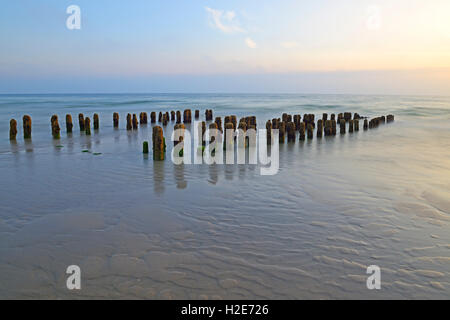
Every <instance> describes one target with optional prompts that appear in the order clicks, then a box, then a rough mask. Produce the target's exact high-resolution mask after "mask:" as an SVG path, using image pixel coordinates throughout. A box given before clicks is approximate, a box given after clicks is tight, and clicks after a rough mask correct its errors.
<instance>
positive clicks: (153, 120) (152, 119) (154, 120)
mask: <svg viewBox="0 0 450 320" xmlns="http://www.w3.org/2000/svg"><path fill="white" fill-rule="evenodd" d="M150 121H151V122H152V123H156V112H155V111H152V112H151V113H150Z"/></svg>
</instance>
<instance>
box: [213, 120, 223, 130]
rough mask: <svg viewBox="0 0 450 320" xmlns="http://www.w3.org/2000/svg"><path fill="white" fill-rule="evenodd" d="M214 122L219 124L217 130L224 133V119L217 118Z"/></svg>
mask: <svg viewBox="0 0 450 320" xmlns="http://www.w3.org/2000/svg"><path fill="white" fill-rule="evenodd" d="M214 122H215V123H216V124H217V129H219V130H220V132H223V128H222V118H221V117H216V119H215V120H214Z"/></svg>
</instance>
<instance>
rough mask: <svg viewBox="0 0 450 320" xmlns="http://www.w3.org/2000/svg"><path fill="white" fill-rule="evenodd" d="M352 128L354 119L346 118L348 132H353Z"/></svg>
mask: <svg viewBox="0 0 450 320" xmlns="http://www.w3.org/2000/svg"><path fill="white" fill-rule="evenodd" d="M353 128H354V120H352V119H350V120H348V132H353Z"/></svg>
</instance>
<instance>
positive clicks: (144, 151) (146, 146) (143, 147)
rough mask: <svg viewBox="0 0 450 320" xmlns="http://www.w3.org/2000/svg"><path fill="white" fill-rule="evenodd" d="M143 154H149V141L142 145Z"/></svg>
mask: <svg viewBox="0 0 450 320" xmlns="http://www.w3.org/2000/svg"><path fill="white" fill-rule="evenodd" d="M142 153H144V154H147V153H148V141H144V143H143V144H142Z"/></svg>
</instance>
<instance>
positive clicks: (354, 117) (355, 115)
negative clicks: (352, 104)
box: [353, 112, 361, 120]
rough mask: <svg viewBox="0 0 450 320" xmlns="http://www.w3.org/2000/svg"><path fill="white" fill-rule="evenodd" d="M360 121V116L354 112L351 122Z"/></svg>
mask: <svg viewBox="0 0 450 320" xmlns="http://www.w3.org/2000/svg"><path fill="white" fill-rule="evenodd" d="M359 119H361V116H360V115H359V114H358V113H356V112H355V114H354V115H353V120H359Z"/></svg>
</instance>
